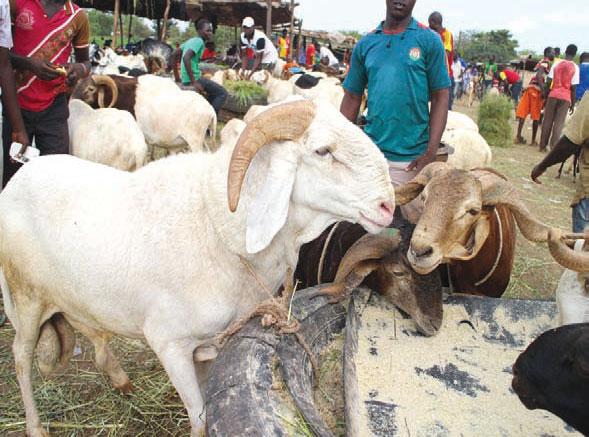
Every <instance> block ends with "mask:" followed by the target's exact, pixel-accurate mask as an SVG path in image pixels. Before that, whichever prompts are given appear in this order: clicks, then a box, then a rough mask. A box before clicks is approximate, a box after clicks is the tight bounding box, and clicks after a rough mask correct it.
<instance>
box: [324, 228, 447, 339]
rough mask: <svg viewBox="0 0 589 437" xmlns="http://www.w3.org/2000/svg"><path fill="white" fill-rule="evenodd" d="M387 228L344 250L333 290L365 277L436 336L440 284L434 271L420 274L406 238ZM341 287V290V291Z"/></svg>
mask: <svg viewBox="0 0 589 437" xmlns="http://www.w3.org/2000/svg"><path fill="white" fill-rule="evenodd" d="M391 232H392V231H391V230H387V231H385V232H384V233H382V234H378V235H370V234H367V235H365V236H363V237H362V238H360V239H359V240H358V241H357V242H356V243H354V245H353V246H352V247H350V249H349V250H348V251H347V252H346V254H345V256H344V258H343V259H342V262H341V263H340V265H339V268H338V271H337V274H336V278H335V281H334V284H335V285H334V286H332V287H331V289H332V290H334V291H335V292H340V293H341V292H342V291H343V290H350V289H353V288H356V287H358V286H359V285H360V284H361V283H362V282H363V281H364V279H365V278H367V277H368V276H369V275H371V274H372V275H371V277H370V278H368V281H367V285H368V286H369V287H370V288H372V289H374V290H376V291H378V292H379V293H381V294H382V295H384V296H385V297H386V298H387V300H389V301H390V302H391V303H393V304H394V305H395V306H397V307H398V308H400V309H401V310H402V311H404V312H405V313H407V314H408V315H409V316H411V318H412V319H413V321H414V322H415V324H416V325H417V329H418V330H419V331H420V332H421V333H422V334H424V335H427V336H432V335H435V334H436V333H437V332H438V330H439V329H440V326H441V325H442V319H443V307H442V284H441V281H440V277H439V275H438V273H437V272H434V273H432V274H428V275H419V274H418V273H416V272H415V271H414V270H413V269H412V268H411V264H410V263H409V262H408V260H407V258H406V256H405V252H406V250H407V243H404V242H405V241H408V238H407V239H402V238H401V237H400V235H399V234H398V233H397V234H394V235H393V234H392V233H391ZM342 289H343V290H342Z"/></svg>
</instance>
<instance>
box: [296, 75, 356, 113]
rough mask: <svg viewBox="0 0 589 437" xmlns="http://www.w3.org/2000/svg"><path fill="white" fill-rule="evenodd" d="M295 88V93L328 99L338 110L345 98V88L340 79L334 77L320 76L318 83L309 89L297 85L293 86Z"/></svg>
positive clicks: (313, 98)
mask: <svg viewBox="0 0 589 437" xmlns="http://www.w3.org/2000/svg"><path fill="white" fill-rule="evenodd" d="M321 74H323V73H321ZM318 77H321V76H318ZM293 89H294V91H293V92H294V94H295V95H299V96H302V97H304V98H306V99H309V100H313V101H317V100H320V99H322V100H327V101H328V102H330V103H331V104H332V105H333V107H334V108H336V109H338V110H339V108H340V107H341V104H342V100H343V99H344V89H343V87H342V85H341V82H340V81H339V79H336V78H334V77H324V78H320V80H319V82H318V83H317V85H316V86H314V87H312V88H309V89H303V88H299V87H298V86H296V85H295V86H294V87H293Z"/></svg>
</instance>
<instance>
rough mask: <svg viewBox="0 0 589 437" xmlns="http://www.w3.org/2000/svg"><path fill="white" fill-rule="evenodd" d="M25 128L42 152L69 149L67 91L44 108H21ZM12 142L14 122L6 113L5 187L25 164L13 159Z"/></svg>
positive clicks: (55, 153)
mask: <svg viewBox="0 0 589 437" xmlns="http://www.w3.org/2000/svg"><path fill="white" fill-rule="evenodd" d="M21 112H22V117H23V121H24V122H25V129H26V130H27V135H28V136H29V141H31V143H32V142H33V140H34V141H35V146H36V147H37V149H39V150H40V152H41V155H57V154H68V153H70V137H69V133H68V128H67V119H68V117H69V115H70V113H69V109H68V106H67V99H66V97H65V94H60V95H58V96H57V97H56V98H55V100H54V102H53V103H52V104H51V106H50V107H49V108H47V109H45V110H44V111H41V112H31V111H25V110H22V111H21ZM11 143H12V126H10V122H9V121H8V118H7V117H6V116H4V114H3V116H2V144H3V146H4V147H3V149H4V155H3V156H4V175H3V178H2V187H5V186H6V184H7V183H8V181H9V180H10V178H11V177H12V176H14V174H15V173H16V172H17V170H18V169H19V168H20V167H21V166H22V164H19V163H17V162H14V161H12V160H11V159H10V156H9V152H10V144H11Z"/></svg>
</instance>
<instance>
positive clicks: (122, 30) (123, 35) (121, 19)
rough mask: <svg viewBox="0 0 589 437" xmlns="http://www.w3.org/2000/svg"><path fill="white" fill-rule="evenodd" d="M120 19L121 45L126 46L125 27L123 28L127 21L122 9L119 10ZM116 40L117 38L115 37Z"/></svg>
mask: <svg viewBox="0 0 589 437" xmlns="http://www.w3.org/2000/svg"><path fill="white" fill-rule="evenodd" d="M119 21H120V22H121V46H122V47H124V46H125V40H124V39H125V29H123V27H124V25H125V23H124V22H123V14H122V13H121V11H120V10H119ZM115 41H116V38H115Z"/></svg>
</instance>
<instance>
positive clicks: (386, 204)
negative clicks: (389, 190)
mask: <svg viewBox="0 0 589 437" xmlns="http://www.w3.org/2000/svg"><path fill="white" fill-rule="evenodd" d="M379 212H380V215H381V217H382V221H383V222H386V223H388V224H390V223H391V222H392V221H393V215H394V213H395V202H393V201H391V200H385V201H382V202H380V205H379Z"/></svg>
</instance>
